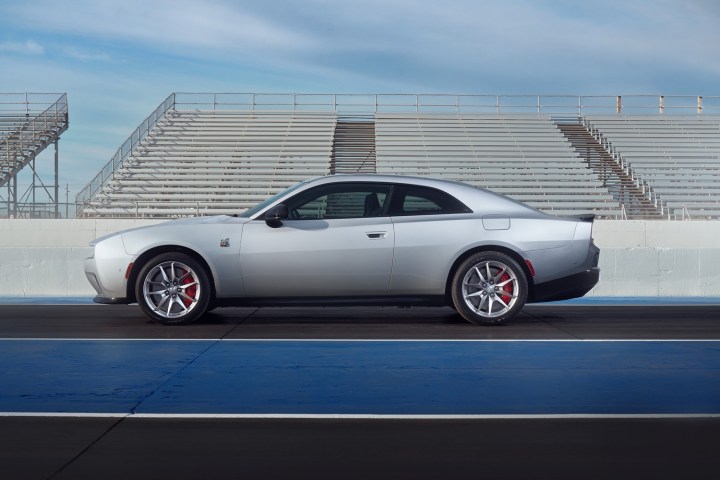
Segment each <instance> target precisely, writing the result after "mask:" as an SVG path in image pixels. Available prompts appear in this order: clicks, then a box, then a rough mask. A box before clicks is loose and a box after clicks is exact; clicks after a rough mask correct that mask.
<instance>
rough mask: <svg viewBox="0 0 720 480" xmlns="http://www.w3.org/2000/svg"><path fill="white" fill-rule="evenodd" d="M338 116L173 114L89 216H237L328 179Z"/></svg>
mask: <svg viewBox="0 0 720 480" xmlns="http://www.w3.org/2000/svg"><path fill="white" fill-rule="evenodd" d="M335 121H336V115H335V113H334V112H333V113H327V112H247V111H243V112H237V111H235V112H234V111H171V112H170V113H169V114H168V115H167V116H166V117H165V119H164V120H163V121H161V122H160V123H159V124H158V125H157V127H156V128H155V129H154V130H153V131H152V132H151V133H150V134H149V135H148V136H147V137H146V138H145V139H144V140H143V141H142V143H141V144H140V147H139V148H137V149H136V151H135V152H133V154H132V155H131V156H130V157H129V158H128V160H127V161H126V162H125V163H124V164H123V166H122V167H121V168H120V169H119V170H118V171H117V172H116V174H115V175H114V179H113V180H112V181H111V182H110V183H109V184H108V185H106V186H105V187H104V188H103V190H102V192H101V193H100V194H99V195H97V196H96V197H95V198H94V199H93V200H92V201H91V202H89V203H88V205H86V206H85V208H84V211H83V214H84V215H86V216H114V217H122V216H131V217H134V216H160V217H172V216H182V215H195V214H200V215H208V214H235V213H240V212H242V211H243V210H245V209H246V208H248V207H250V206H252V205H254V204H256V203H258V202H259V201H261V200H263V199H265V198H267V197H268V196H270V195H272V194H274V193H277V192H278V191H280V190H282V189H284V188H286V187H288V186H290V185H292V184H294V183H296V182H298V181H300V180H304V179H306V178H310V177H315V176H320V175H326V174H328V172H329V161H330V156H331V151H332V142H333V131H334V128H335Z"/></svg>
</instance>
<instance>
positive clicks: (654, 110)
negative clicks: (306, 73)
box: [175, 92, 720, 116]
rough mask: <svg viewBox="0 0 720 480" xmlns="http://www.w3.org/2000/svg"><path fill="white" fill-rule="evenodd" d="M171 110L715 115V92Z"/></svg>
mask: <svg viewBox="0 0 720 480" xmlns="http://www.w3.org/2000/svg"><path fill="white" fill-rule="evenodd" d="M175 108H176V109H177V110H214V111H221V110H245V111H258V110H260V111H302V112H313V111H315V112H336V113H343V114H374V113H383V112H388V113H390V112H392V113H403V112H406V113H413V112H417V113H489V114H492V113H497V114H509V113H521V114H546V115H558V116H563V115H571V116H582V115H603V114H632V115H639V114H648V115H649V114H658V113H659V114H666V115H696V114H697V115H702V114H706V115H713V114H715V115H720V96H715V97H702V96H690V95H624V96H623V95H462V94H314V93H188V92H177V93H175Z"/></svg>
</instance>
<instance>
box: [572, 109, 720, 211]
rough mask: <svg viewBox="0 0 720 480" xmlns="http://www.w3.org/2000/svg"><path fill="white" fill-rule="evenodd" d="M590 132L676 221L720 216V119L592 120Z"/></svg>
mask: <svg viewBox="0 0 720 480" xmlns="http://www.w3.org/2000/svg"><path fill="white" fill-rule="evenodd" d="M584 122H585V126H586V128H587V129H588V130H589V131H590V132H591V133H592V135H593V136H594V137H595V138H596V139H597V140H598V141H599V142H600V143H601V144H603V145H604V146H605V148H606V149H607V150H608V151H609V152H610V153H611V154H612V155H613V156H614V157H615V158H616V159H617V161H618V163H620V164H621V165H622V167H623V168H624V169H625V170H626V171H627V172H629V173H631V174H632V176H633V177H634V178H637V179H639V180H640V181H641V182H642V183H643V184H644V185H646V186H647V187H649V188H651V189H652V190H653V192H654V194H655V195H656V196H657V198H659V199H660V200H661V202H662V207H663V209H665V210H667V211H668V213H669V214H670V215H672V216H680V217H683V216H687V217H690V218H714V217H718V216H720V116H708V115H705V116H702V117H698V116H693V117H687V116H659V115H652V116H647V115H638V116H626V115H623V116H590V117H586V118H585V120H584Z"/></svg>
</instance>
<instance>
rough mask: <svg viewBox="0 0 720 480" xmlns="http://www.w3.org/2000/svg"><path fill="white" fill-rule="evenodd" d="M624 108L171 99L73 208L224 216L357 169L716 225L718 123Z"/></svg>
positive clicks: (406, 98) (596, 100) (562, 209)
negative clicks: (710, 220) (301, 183)
mask: <svg viewBox="0 0 720 480" xmlns="http://www.w3.org/2000/svg"><path fill="white" fill-rule="evenodd" d="M528 98H530V99H531V100H533V101H530V102H528V101H527V100H528ZM588 98H589V100H588ZM660 98H661V100H662V99H663V97H660ZM608 99H610V100H612V101H610V100H608ZM534 100H536V101H534ZM692 100H693V101H699V100H697V97H693V98H692ZM708 100H709V101H710V109H712V100H713V99H706V102H707V101H708ZM625 101H626V102H627V97H626V99H625ZM706 104H707V103H706ZM621 108H622V104H621V98H620V97H607V98H606V97H557V98H556V97H552V98H543V97H527V96H523V97H522V98H519V99H518V98H506V97H491V96H459V95H430V96H422V95H385V96H383V95H345V96H340V95H300V94H175V93H174V94H171V95H170V96H169V97H168V98H167V99H166V100H165V101H164V102H163V103H162V104H161V105H160V106H159V107H158V108H157V109H156V110H155V111H154V112H153V113H152V114H151V115H150V116H149V117H148V118H147V119H146V120H145V121H144V122H143V123H142V124H141V126H140V127H138V129H137V130H136V131H135V132H134V133H133V134H132V135H131V137H130V138H129V139H128V141H126V142H125V143H124V144H123V145H122V146H121V148H120V149H119V150H118V152H117V153H116V155H115V156H114V157H113V159H111V161H110V162H109V163H108V165H107V166H106V167H105V168H104V169H103V170H102V171H101V172H100V173H98V175H97V176H96V177H95V178H94V179H93V180H92V181H91V182H90V183H89V184H88V185H87V186H86V187H85V189H83V191H81V192H80V194H79V195H78V197H77V211H78V215H79V216H83V217H145V218H153V217H157V218H172V217H178V216H187V215H212V214H233V213H238V212H241V211H243V210H245V209H246V208H248V207H249V206H251V205H253V204H255V203H257V202H258V201H260V200H261V199H263V198H266V197H267V196H269V195H271V194H273V193H276V192H278V191H280V190H281V189H283V188H285V187H287V186H289V185H291V184H293V183H295V182H297V181H300V180H303V179H306V178H310V177H314V176H318V175H326V174H340V173H353V172H363V173H392V174H402V175H419V176H424V175H428V176H433V177H439V178H447V179H452V180H461V181H464V182H467V183H470V184H473V185H477V186H480V187H484V188H488V189H490V190H493V191H496V192H498V193H502V194H505V195H507V196H509V197H512V198H515V199H517V200H519V201H522V202H524V203H527V204H529V205H531V206H534V207H536V208H538V209H540V210H543V211H546V212H548V213H553V214H562V215H565V214H579V213H595V214H596V215H598V216H601V217H604V218H667V217H672V218H674V217H675V215H676V214H677V213H678V212H680V214H681V215H680V218H682V216H683V215H685V216H687V215H689V216H690V217H692V218H699V217H702V218H706V217H716V216H718V215H720V205H717V206H716V203H717V201H718V199H720V190H718V189H717V185H720V183H717V184H716V183H715V182H717V179H720V170H718V171H717V172H716V171H715V170H713V168H715V167H713V166H712V164H713V163H714V165H720V161H719V160H718V150H717V148H718V145H720V143H719V142H720V131H718V122H717V121H713V120H712V118H713V117H712V116H711V115H707V114H701V112H700V111H698V115H696V116H695V117H692V118H689V117H687V115H680V116H678V115H674V114H673V112H670V111H668V112H663V113H658V114H654V115H648V114H647V112H642V114H638V113H635V112H634V111H633V110H632V107H628V106H625V111H621ZM640 108H647V107H644V106H642V107H640ZM682 108H687V106H686V105H683V106H682ZM608 110H610V112H611V113H612V115H608V114H607V113H606V112H607V111H608ZM683 112H685V111H684V110H683ZM613 122H615V123H613ZM653 122H654V123H653ZM693 122H694V123H693ZM713 122H714V123H713ZM691 124H692V125H695V126H696V128H697V130H693V131H692V132H689V131H688V129H689V128H690V125H691ZM629 125H634V127H629ZM661 126H662V127H661ZM631 128H635V129H636V130H635V131H631ZM642 128H647V129H649V130H642ZM693 128H695V127H693ZM713 128H714V130H713ZM701 130H702V131H701ZM633 132H634V133H633ZM653 134H654V135H655V136H653ZM633 135H634V137H633ZM649 139H654V143H652V145H650V144H649V143H647V142H645V143H642V142H641V140H643V141H645V140H647V141H648V142H649ZM661 139H662V140H661ZM633 142H634V143H633ZM653 148H654V150H653ZM668 149H671V150H672V152H671V153H670V154H667V155H665V156H664V157H663V156H662V155H660V154H661V152H667V151H669V150H668ZM700 153H702V156H701V155H700ZM713 155H714V157H713ZM660 158H664V159H665V160H662V161H660V160H658V159H660ZM680 158H682V160H679V159H680ZM642 159H645V160H647V165H651V164H652V162H651V159H654V161H655V164H653V165H656V164H658V162H659V163H663V165H665V167H667V168H666V169H665V170H664V171H663V172H659V171H657V168H659V167H657V165H656V166H654V167H648V168H656V170H651V169H650V170H649V169H647V168H644V167H643V166H641V165H640V164H641V163H642ZM670 159H672V161H673V162H674V163H673V164H672V165H674V167H669V165H670V163H669V162H670ZM680 161H682V162H683V163H682V165H681V166H679V164H678V162H680ZM663 168H664V167H663ZM679 172H682V174H681V175H679ZM713 172H715V173H713ZM663 175H664V176H663ZM671 177H672V178H671ZM681 177H682V179H684V180H683V181H685V182H686V183H681V182H680V178H681ZM663 182H664V183H663ZM691 187H692V189H691ZM686 188H687V189H688V190H687V191H686V192H684V193H682V195H680V194H677V190H679V189H680V190H683V191H684V190H685V189H686ZM692 202H694V203H692Z"/></svg>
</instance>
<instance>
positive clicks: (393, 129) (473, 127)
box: [375, 113, 621, 218]
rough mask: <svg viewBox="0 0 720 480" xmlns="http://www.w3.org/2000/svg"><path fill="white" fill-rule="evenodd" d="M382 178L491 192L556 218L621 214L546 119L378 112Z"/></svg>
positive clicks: (539, 117) (593, 174)
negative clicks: (444, 182)
mask: <svg viewBox="0 0 720 480" xmlns="http://www.w3.org/2000/svg"><path fill="white" fill-rule="evenodd" d="M375 122H376V125H375V130H376V136H377V138H376V149H377V170H378V173H390V174H404V175H420V176H423V175H427V176H433V177H441V178H446V179H451V180H459V181H463V182H466V183H470V184H472V185H476V186H479V187H483V188H488V189H490V190H493V191H495V192H498V193H502V194H504V195H507V196H509V197H511V198H514V199H516V200H519V201H521V202H524V203H526V204H528V205H531V206H533V207H535V208H538V209H540V210H543V211H546V212H548V213H553V214H576V213H582V212H594V213H596V214H597V215H602V216H606V217H610V218H616V217H618V216H619V215H620V212H621V207H620V204H619V202H618V201H617V200H615V199H613V197H612V195H611V194H610V193H609V192H608V190H607V188H606V187H604V186H603V184H602V182H601V181H600V180H599V179H598V177H597V175H596V174H595V173H594V172H593V171H592V170H591V169H590V168H589V167H588V165H587V164H584V163H583V162H582V160H581V159H580V158H578V156H577V154H576V153H575V151H574V150H573V148H572V145H571V144H570V143H569V142H568V140H567V139H566V138H565V137H564V136H563V135H562V133H561V132H560V131H559V130H558V129H557V127H556V126H555V125H554V124H553V122H552V120H551V119H550V117H548V116H546V115H513V114H502V115H472V114H458V115H447V114H445V115H441V114H415V113H413V114H392V113H378V114H376V117H375Z"/></svg>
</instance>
